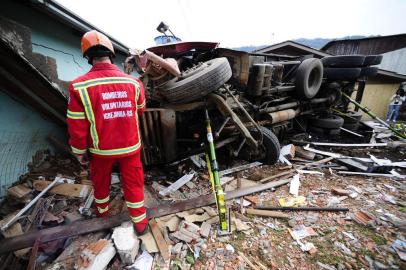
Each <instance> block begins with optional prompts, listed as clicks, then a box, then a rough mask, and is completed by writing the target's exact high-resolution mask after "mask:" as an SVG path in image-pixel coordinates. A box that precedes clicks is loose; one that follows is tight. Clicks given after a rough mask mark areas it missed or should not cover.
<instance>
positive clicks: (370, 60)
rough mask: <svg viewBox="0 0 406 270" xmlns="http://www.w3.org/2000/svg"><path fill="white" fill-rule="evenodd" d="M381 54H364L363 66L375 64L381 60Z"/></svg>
mask: <svg viewBox="0 0 406 270" xmlns="http://www.w3.org/2000/svg"><path fill="white" fill-rule="evenodd" d="M382 58H383V56H382V55H367V56H365V60H364V64H363V66H375V65H379V64H380V63H381V62H382Z"/></svg>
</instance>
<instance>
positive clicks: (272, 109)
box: [259, 101, 299, 113]
mask: <svg viewBox="0 0 406 270" xmlns="http://www.w3.org/2000/svg"><path fill="white" fill-rule="evenodd" d="M297 106H299V102H298V101H295V102H290V103H286V104H281V105H277V106H272V107H268V108H266V109H262V110H260V111H259V112H260V113H272V112H276V111H281V110H285V109H291V108H295V107H297Z"/></svg>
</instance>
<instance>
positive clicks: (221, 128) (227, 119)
mask: <svg viewBox="0 0 406 270" xmlns="http://www.w3.org/2000/svg"><path fill="white" fill-rule="evenodd" d="M230 119H231V117H229V116H228V117H227V118H226V119H225V120H224V122H223V124H221V127H220V128H219V130H218V131H217V132H216V133H215V134H216V138H218V137H220V133H221V131H222V130H223V129H224V127H225V126H226V125H227V123H228V121H230Z"/></svg>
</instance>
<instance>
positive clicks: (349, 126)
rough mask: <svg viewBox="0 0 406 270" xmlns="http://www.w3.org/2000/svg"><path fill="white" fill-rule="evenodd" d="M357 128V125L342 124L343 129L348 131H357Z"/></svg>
mask: <svg viewBox="0 0 406 270" xmlns="http://www.w3.org/2000/svg"><path fill="white" fill-rule="evenodd" d="M358 127H359V123H351V124H350V123H348V124H346V123H345V124H344V125H343V128H345V129H348V130H358Z"/></svg>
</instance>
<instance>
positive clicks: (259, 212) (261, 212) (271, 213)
mask: <svg viewBox="0 0 406 270" xmlns="http://www.w3.org/2000/svg"><path fill="white" fill-rule="evenodd" d="M246 212H247V214H249V215H255V216H262V217H273V218H290V215H288V214H284V213H281V212H277V211H269V210H259V209H252V208H248V209H246Z"/></svg>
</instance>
